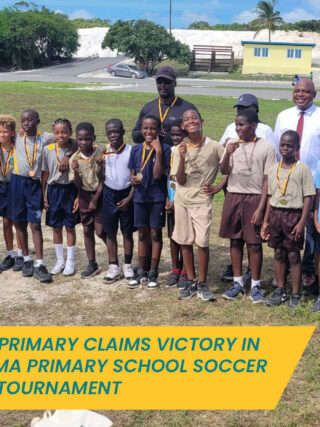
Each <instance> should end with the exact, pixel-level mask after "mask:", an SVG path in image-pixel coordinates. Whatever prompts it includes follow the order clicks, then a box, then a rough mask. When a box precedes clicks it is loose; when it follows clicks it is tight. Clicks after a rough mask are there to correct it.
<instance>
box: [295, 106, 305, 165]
mask: <svg viewBox="0 0 320 427" xmlns="http://www.w3.org/2000/svg"><path fill="white" fill-rule="evenodd" d="M303 120H304V111H301V113H300V117H299V120H298V124H297V133H298V134H299V137H300V148H301V140H302V132H303ZM296 159H297V160H299V159H300V150H299V151H297V154H296Z"/></svg>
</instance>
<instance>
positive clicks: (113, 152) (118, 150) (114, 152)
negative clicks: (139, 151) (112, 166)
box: [102, 142, 126, 158]
mask: <svg viewBox="0 0 320 427" xmlns="http://www.w3.org/2000/svg"><path fill="white" fill-rule="evenodd" d="M125 145H126V144H125V143H124V142H123V143H122V144H121V146H120V147H119V148H118V149H117V150H116V151H110V153H109V150H110V146H111V144H109V145H108V146H107V150H106V152H105V153H103V154H102V157H103V158H105V157H106V156H108V155H109V156H110V155H111V154H119V153H120V151H121V150H122V149H123V147H124V146H125Z"/></svg>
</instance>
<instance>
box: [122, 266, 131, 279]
mask: <svg viewBox="0 0 320 427" xmlns="http://www.w3.org/2000/svg"><path fill="white" fill-rule="evenodd" d="M122 271H123V275H124V277H125V278H126V279H127V280H131V279H133V278H134V271H133V268H132V265H131V264H123V266H122Z"/></svg>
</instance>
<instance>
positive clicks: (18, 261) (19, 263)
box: [12, 256, 24, 271]
mask: <svg viewBox="0 0 320 427" xmlns="http://www.w3.org/2000/svg"><path fill="white" fill-rule="evenodd" d="M23 261H24V259H23V256H16V257H15V259H14V266H13V268H12V270H13V271H21V270H22V267H23Z"/></svg>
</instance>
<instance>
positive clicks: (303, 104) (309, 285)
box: [274, 78, 320, 294]
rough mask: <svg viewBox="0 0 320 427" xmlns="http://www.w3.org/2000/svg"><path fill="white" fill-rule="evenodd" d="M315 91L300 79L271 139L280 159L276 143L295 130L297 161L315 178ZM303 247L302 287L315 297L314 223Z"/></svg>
mask: <svg viewBox="0 0 320 427" xmlns="http://www.w3.org/2000/svg"><path fill="white" fill-rule="evenodd" d="M315 96H316V90H315V87H314V84H313V82H312V81H311V80H309V79H306V78H302V79H300V80H299V82H298V83H297V84H296V85H295V87H294V89H293V102H294V103H295V104H296V105H295V107H292V108H288V109H287V110H284V111H281V113H279V114H278V117H277V121H276V126H275V130H274V135H275V138H276V141H277V155H278V156H279V147H278V146H279V141H280V138H281V135H282V134H283V133H284V132H285V131H287V130H295V131H297V132H298V134H299V135H300V152H299V157H298V158H299V159H300V160H301V161H302V162H304V163H306V164H307V165H308V166H309V168H310V169H311V172H312V175H314V173H315V170H316V167H317V163H318V161H319V160H320V108H319V107H317V106H315V105H314V104H313V100H314V98H315ZM306 226H307V235H306V244H305V249H304V254H303V260H302V270H303V273H304V278H303V286H304V290H305V292H306V293H308V294H310V293H316V292H317V289H318V287H317V284H316V279H315V274H314V260H313V254H314V240H315V233H316V231H315V229H314V226H313V221H307V224H306Z"/></svg>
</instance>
